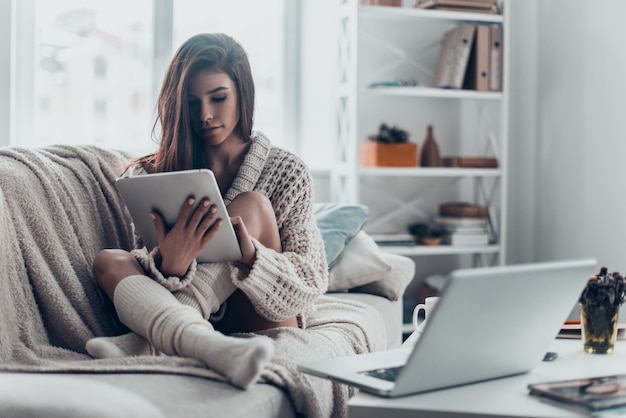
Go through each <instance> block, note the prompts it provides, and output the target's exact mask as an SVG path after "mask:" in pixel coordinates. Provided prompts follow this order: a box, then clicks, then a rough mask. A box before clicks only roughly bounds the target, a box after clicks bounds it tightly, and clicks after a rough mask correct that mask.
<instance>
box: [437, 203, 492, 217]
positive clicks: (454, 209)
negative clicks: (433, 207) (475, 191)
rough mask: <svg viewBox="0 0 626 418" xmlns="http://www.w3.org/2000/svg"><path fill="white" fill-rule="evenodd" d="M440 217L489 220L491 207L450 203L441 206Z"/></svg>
mask: <svg viewBox="0 0 626 418" xmlns="http://www.w3.org/2000/svg"><path fill="white" fill-rule="evenodd" d="M439 215H440V216H456V217H466V218H487V217H488V216H489V207H488V206H481V205H473V204H471V203H465V202H448V203H442V204H441V205H439Z"/></svg>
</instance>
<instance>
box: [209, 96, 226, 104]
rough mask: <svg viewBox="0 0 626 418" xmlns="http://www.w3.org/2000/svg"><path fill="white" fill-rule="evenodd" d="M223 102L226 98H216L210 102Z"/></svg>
mask: <svg viewBox="0 0 626 418" xmlns="http://www.w3.org/2000/svg"><path fill="white" fill-rule="evenodd" d="M224 100H226V96H217V97H212V98H211V101H212V102H213V103H220V102H223V101H224Z"/></svg>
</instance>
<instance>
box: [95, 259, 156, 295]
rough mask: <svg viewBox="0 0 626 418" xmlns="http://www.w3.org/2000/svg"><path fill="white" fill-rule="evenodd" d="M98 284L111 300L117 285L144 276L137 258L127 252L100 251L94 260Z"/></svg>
mask: <svg viewBox="0 0 626 418" xmlns="http://www.w3.org/2000/svg"><path fill="white" fill-rule="evenodd" d="M93 272H94V276H95V278H96V282H97V283H98V286H99V287H100V289H102V290H103V291H104V292H105V293H106V294H107V295H108V296H109V298H110V299H111V300H113V292H114V291H115V287H116V286H117V284H118V283H119V282H120V281H122V279H124V278H125V277H128V276H132V275H133V274H144V271H143V268H142V267H141V266H140V265H139V263H138V262H137V260H136V259H135V257H134V256H133V255H132V254H130V253H129V252H128V251H125V250H117V249H106V250H102V251H100V252H99V253H98V254H97V255H96V257H95V258H94V260H93Z"/></svg>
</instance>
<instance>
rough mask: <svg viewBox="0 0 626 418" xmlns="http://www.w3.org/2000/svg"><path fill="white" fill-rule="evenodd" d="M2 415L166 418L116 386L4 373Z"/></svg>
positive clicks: (0, 399) (0, 394)
mask: <svg viewBox="0 0 626 418" xmlns="http://www.w3.org/2000/svg"><path fill="white" fill-rule="evenodd" d="M112 383H113V382H112ZM0 416H2V417H16V418H19V417H31V418H37V417H41V418H43V417H45V418H55V417H58V418H61V417H63V418H73V417H75V418H83V417H93V418H117V417H135V418H141V417H145V418H160V417H163V418H165V415H164V414H163V413H162V412H161V411H160V410H159V408H157V407H156V406H155V405H154V404H153V403H152V402H150V401H148V400H147V399H146V398H144V397H142V396H139V395H136V394H134V393H133V392H131V391H128V390H125V389H122V388H118V387H117V385H116V384H115V385H114V384H108V383H102V382H96V381H93V380H89V379H76V378H75V377H73V376H72V375H53V374H50V375H42V374H17V373H1V374H0Z"/></svg>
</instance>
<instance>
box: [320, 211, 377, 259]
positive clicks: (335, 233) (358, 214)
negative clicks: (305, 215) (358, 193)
mask: <svg viewBox="0 0 626 418" xmlns="http://www.w3.org/2000/svg"><path fill="white" fill-rule="evenodd" d="M313 214H314V216H315V221H316V222H317V227H318V228H319V230H320V232H321V233H322V239H323V240H324V251H325V252H326V263H327V264H328V268H329V269H330V268H332V267H333V266H334V265H335V264H337V262H338V261H339V258H340V257H341V254H342V252H343V250H344V249H345V248H346V245H347V243H348V242H350V240H351V239H352V238H353V237H354V236H355V235H356V234H358V233H359V231H360V230H361V228H363V225H364V224H365V221H366V219H367V216H368V215H369V212H368V210H367V207H366V206H363V205H344V204H338V203H316V204H314V205H313Z"/></svg>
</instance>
